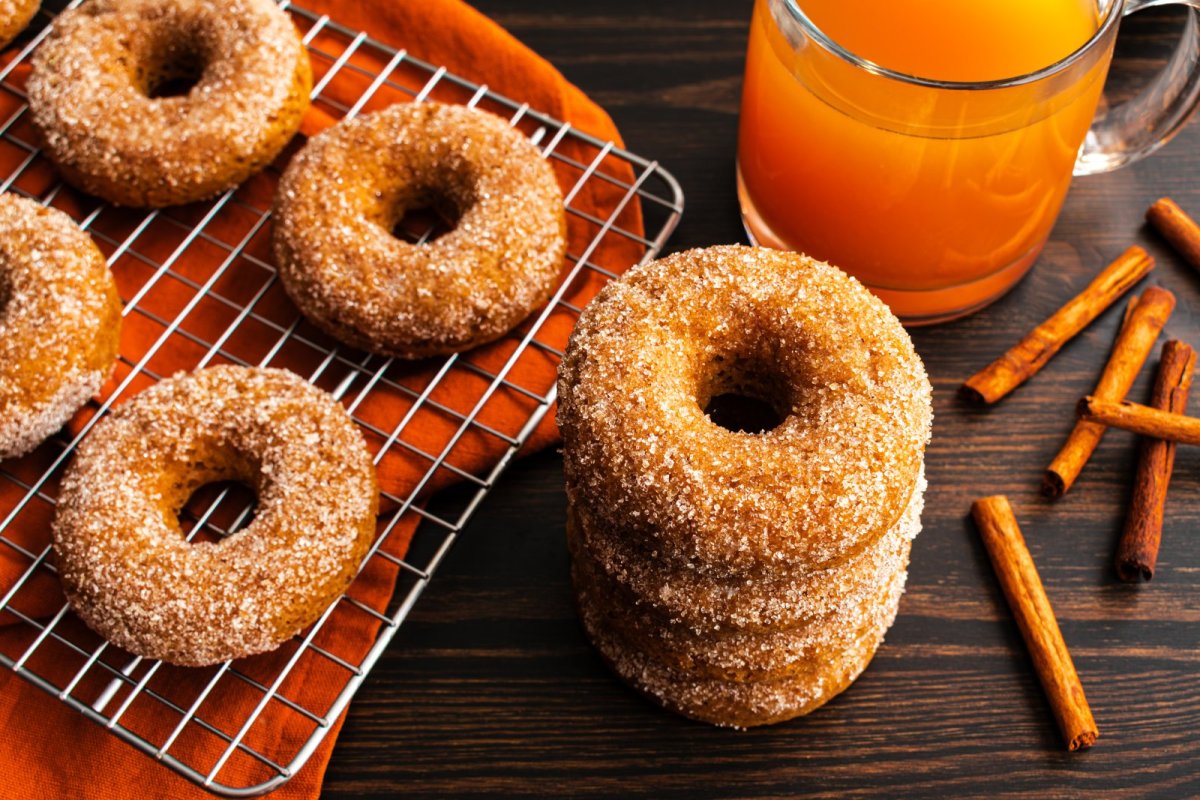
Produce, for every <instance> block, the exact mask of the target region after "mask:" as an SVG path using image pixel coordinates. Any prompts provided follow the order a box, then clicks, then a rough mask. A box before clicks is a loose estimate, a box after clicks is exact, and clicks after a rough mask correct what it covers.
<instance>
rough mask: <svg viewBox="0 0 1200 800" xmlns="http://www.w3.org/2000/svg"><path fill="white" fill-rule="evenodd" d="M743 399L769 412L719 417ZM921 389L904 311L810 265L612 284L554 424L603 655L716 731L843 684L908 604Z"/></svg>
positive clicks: (762, 257) (923, 383) (732, 250)
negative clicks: (743, 420)
mask: <svg viewBox="0 0 1200 800" xmlns="http://www.w3.org/2000/svg"><path fill="white" fill-rule="evenodd" d="M730 397H733V398H741V399H742V400H743V401H753V402H754V403H757V404H759V405H765V406H766V407H767V408H768V409H770V411H771V412H773V418H772V419H771V420H770V421H769V424H767V425H765V426H763V425H761V424H756V425H754V426H749V427H747V428H746V429H742V428H741V427H740V426H739V424H738V420H737V419H736V416H735V418H733V419H732V420H722V424H718V422H717V421H714V419H715V418H716V414H715V413H713V415H712V416H710V413H709V412H710V410H711V409H714V408H715V407H716V406H717V405H718V403H714V399H717V400H718V401H719V400H721V399H727V398H730ZM930 398H931V389H930V386H929V381H928V379H927V377H926V375H925V370H924V367H923V365H922V364H921V361H920V359H919V358H918V356H917V355H916V353H915V351H914V350H913V346H912V343H911V341H910V340H909V338H908V336H907V334H906V333H905V332H904V329H903V328H902V327H901V326H900V324H899V322H898V321H897V320H896V318H895V317H894V316H893V315H892V314H891V312H890V311H888V309H887V308H886V307H885V306H884V305H883V304H882V303H881V302H879V301H878V300H877V299H876V298H874V297H873V296H872V295H871V294H870V293H869V292H867V291H866V290H865V289H864V288H863V287H862V286H861V285H860V284H859V283H858V282H857V281H855V280H853V279H852V278H849V277H848V276H846V275H845V274H844V273H842V272H841V271H839V270H837V269H835V268H833V267H830V266H828V265H826V264H822V263H819V262H815V261H812V260H811V259H808V258H806V257H804V256H802V255H798V254H793V253H781V252H777V251H772V250H766V249H758V248H749V247H740V246H728V247H713V248H708V249H705V250H693V251H689V252H685V253H679V254H676V255H673V256H671V257H668V258H665V259H662V260H660V261H656V262H652V263H650V264H646V265H644V266H641V267H637V268H635V269H633V270H631V271H630V272H629V273H627V274H626V276H625V277H624V278H622V279H621V280H619V281H616V282H614V283H612V284H610V285H608V286H607V287H606V288H605V289H604V290H603V291H602V292H601V293H600V295H599V296H598V297H597V298H596V300H595V301H593V303H592V304H591V305H590V306H588V308H587V309H586V310H585V312H584V314H583V316H582V317H581V319H580V321H579V324H578V326H577V327H576V330H575V332H574V334H573V335H572V338H571V341H570V344H569V346H568V349H567V353H566V356H565V358H564V361H563V364H562V368H561V371H560V376H559V412H558V422H559V426H560V428H561V430H562V434H563V445H564V449H563V453H564V460H565V469H566V481H567V497H568V528H567V534H568V544H569V549H570V552H571V558H572V578H573V580H574V584H575V589H576V597H577V601H578V606H579V611H580V616H581V618H582V621H583V624H584V627H585V629H586V631H587V634H588V636H589V637H590V638H591V640H592V642H593V643H594V644H595V646H596V647H597V649H598V650H599V651H600V653H601V655H602V656H603V657H604V658H605V660H606V661H607V662H608V663H609V664H610V666H611V667H612V668H613V669H614V670H615V671H616V673H617V674H618V675H619V676H620V677H621V678H622V679H623V680H625V681H626V682H628V683H630V684H631V685H633V686H634V687H635V688H637V689H639V690H640V691H642V692H644V693H645V694H647V695H649V696H650V697H652V698H653V699H655V700H657V701H658V702H660V703H661V704H663V705H665V706H666V707H668V708H670V709H672V710H674V711H677V712H679V713H681V714H684V715H686V716H689V717H693V718H695V719H700V720H705V721H708V722H711V723H715V724H718V725H729V726H737V727H747V726H753V725H762V724H768V723H773V722H778V721H781V720H785V719H789V718H791V717H795V716H797V715H800V714H804V713H807V712H809V711H811V710H813V709H815V708H817V707H818V706H820V705H822V704H823V703H825V702H827V701H828V700H829V699H830V698H832V697H834V696H835V695H837V694H838V693H839V692H841V691H842V690H843V689H845V688H846V687H847V686H848V685H849V684H850V683H851V682H852V681H853V680H854V679H855V678H856V677H857V676H858V675H859V674H860V673H861V672H862V670H863V669H865V667H866V666H867V664H868V663H869V662H870V660H871V658H872V656H873V655H874V653H875V650H876V648H877V647H878V646H879V644H880V642H881V641H882V639H883V636H884V633H885V632H886V631H887V629H888V628H889V627H890V626H891V623H892V621H893V620H894V618H895V615H896V610H897V606H898V604H899V600H900V596H901V594H902V593H903V591H904V582H905V578H906V575H907V572H906V569H907V565H908V557H909V550H910V547H911V542H912V540H913V538H914V537H915V536H916V534H917V532H918V531H919V530H920V516H921V509H922V496H923V492H924V488H925V480H924V474H923V473H924V451H925V446H926V443H927V442H928V439H929V432H930V424H931V421H932V410H931V403H930ZM760 428H761V429H760Z"/></svg>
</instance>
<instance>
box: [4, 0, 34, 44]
mask: <svg viewBox="0 0 1200 800" xmlns="http://www.w3.org/2000/svg"><path fill="white" fill-rule="evenodd" d="M41 5H42V2H41V0H0V47H8V45H9V43H10V42H11V41H12V40H13V39H15V38H17V35H18V34H19V33H20V32H21V31H23V30H25V28H26V27H27V26H28V25H29V21H30V20H32V19H33V17H34V15H35V14H37V12H38V9H39V8H41Z"/></svg>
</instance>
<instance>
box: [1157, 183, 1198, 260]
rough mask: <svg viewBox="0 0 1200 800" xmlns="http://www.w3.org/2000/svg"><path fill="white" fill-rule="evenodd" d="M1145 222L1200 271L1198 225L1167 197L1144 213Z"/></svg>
mask: <svg viewBox="0 0 1200 800" xmlns="http://www.w3.org/2000/svg"><path fill="white" fill-rule="evenodd" d="M1146 221H1147V222H1149V223H1150V224H1151V225H1153V226H1154V229H1155V230H1156V231H1158V232H1159V233H1160V234H1162V237H1163V238H1164V239H1166V240H1167V241H1168V242H1170V244H1171V247H1173V248H1175V250H1176V251H1177V252H1178V253H1179V255H1181V256H1183V259H1184V260H1185V261H1187V262H1188V263H1189V264H1191V265H1192V267H1193V268H1195V269H1198V270H1200V225H1197V224H1196V221H1195V220H1194V219H1192V218H1191V217H1189V216H1188V215H1187V213H1186V212H1185V211H1184V210H1183V209H1182V208H1180V207H1179V205H1178V204H1177V203H1176V202H1175V201H1174V200H1172V199H1171V198H1169V197H1163V198H1160V199H1159V200H1157V201H1156V202H1155V203H1154V205H1152V206H1150V208H1149V209H1148V210H1147V211H1146Z"/></svg>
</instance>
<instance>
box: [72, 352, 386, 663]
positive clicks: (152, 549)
mask: <svg viewBox="0 0 1200 800" xmlns="http://www.w3.org/2000/svg"><path fill="white" fill-rule="evenodd" d="M224 480H236V481H241V482H243V483H245V484H247V485H248V486H250V487H251V488H253V489H254V491H255V493H256V495H257V498H258V504H257V507H256V509H255V512H254V519H253V521H251V523H250V524H249V525H248V526H247V527H246V528H245V529H244V530H242V531H239V532H238V533H236V534H234V535H232V536H229V537H228V538H225V539H223V540H221V541H219V542H206V541H196V542H191V543H189V542H187V541H186V540H185V538H184V534H183V532H182V530H181V528H180V523H179V517H178V514H179V511H180V509H181V508H182V507H183V505H184V503H186V502H187V500H188V498H189V497H190V496H191V495H192V493H193V492H194V491H195V490H196V489H198V488H199V487H200V486H202V485H204V484H208V483H212V482H216V481H224ZM378 503H379V490H378V486H377V485H376V479H375V468H374V465H373V464H372V461H371V457H370V453H369V452H368V450H367V448H366V444H365V442H364V441H363V438H362V434H361V433H360V432H359V431H358V429H357V427H356V426H355V425H354V423H353V422H352V421H351V419H350V417H349V415H348V414H347V413H346V411H345V409H344V408H342V406H341V405H340V404H339V403H337V402H336V401H335V400H333V398H332V397H330V396H329V395H328V394H326V393H325V392H323V391H321V390H319V389H317V388H315V387H313V386H312V385H310V384H309V383H308V382H306V381H304V380H303V379H301V378H299V377H297V376H296V375H294V374H292V373H290V372H287V371H285V370H278V369H254V368H244V367H225V366H221V367H212V368H208V369H204V370H200V371H198V372H194V373H190V374H182V373H181V374H180V375H177V376H175V377H173V378H170V379H168V380H164V381H162V382H161V383H158V384H156V385H155V386H153V387H151V388H149V389H147V390H146V391H144V392H142V393H141V394H139V395H137V396H136V397H135V398H133V399H132V400H130V401H128V402H126V403H125V404H123V405H121V406H119V407H118V408H117V409H116V410H115V411H114V412H113V413H112V414H110V415H109V416H108V417H106V418H105V419H103V420H101V421H100V422H99V423H98V424H97V425H96V427H95V428H94V429H93V430H92V432H91V434H90V435H89V436H88V437H87V438H86V439H85V440H84V441H83V442H82V444H81V445H80V447H79V450H78V452H77V453H76V456H75V459H74V461H73V462H72V463H71V466H70V468H69V469H68V470H67V473H66V475H65V477H64V478H63V483H62V487H61V490H60V493H59V499H58V508H57V512H56V515H55V519H54V526H53V533H54V540H53V543H54V555H55V559H56V564H57V566H58V570H59V576H60V578H61V580H62V583H63V588H64V590H65V591H66V594H67V598H68V599H69V600H70V602H71V606H72V608H73V609H74V610H75V612H76V613H77V614H78V615H79V616H80V617H81V618H82V619H83V621H84V622H86V623H87V624H88V625H89V626H90V627H91V628H92V629H93V630H95V631H96V632H97V633H99V634H100V635H102V636H104V637H105V638H106V639H108V640H109V641H111V642H113V643H114V644H116V645H118V646H120V647H122V648H124V649H126V650H128V651H130V652H132V653H135V654H137V655H141V656H146V657H149V658H159V659H163V660H164V661H168V662H171V663H174V664H181V665H188V666H201V665H205V664H214V663H219V662H221V661H225V660H228V659H231V658H240V657H242V656H247V655H253V654H255V653H261V652H264V651H267V650H271V649H273V648H275V647H277V646H278V645H279V644H281V643H282V642H284V641H285V640H286V639H288V638H290V637H291V636H293V635H295V634H296V633H297V632H298V631H300V630H301V629H302V628H304V627H305V626H306V625H309V624H310V623H312V622H313V621H315V620H316V619H317V617H318V616H320V614H321V613H322V612H323V611H324V610H325V608H326V607H327V606H328V605H329V604H330V603H331V602H333V600H334V599H335V598H336V597H337V596H338V595H339V594H340V593H341V592H342V591H343V590H344V589H345V588H346V586H347V585H348V584H349V583H350V581H351V579H352V578H353V577H354V575H355V574H356V572H357V570H358V566H359V564H360V563H361V562H362V560H363V558H364V557H365V555H366V553H367V550H368V548H369V546H370V544H371V541H372V539H373V537H374V533H375V516H376V513H377V511H378Z"/></svg>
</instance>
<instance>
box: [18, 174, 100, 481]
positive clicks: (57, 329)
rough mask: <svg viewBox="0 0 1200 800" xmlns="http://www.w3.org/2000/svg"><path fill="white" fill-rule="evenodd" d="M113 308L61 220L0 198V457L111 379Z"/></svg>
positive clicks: (58, 423)
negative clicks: (109, 377)
mask: <svg viewBox="0 0 1200 800" xmlns="http://www.w3.org/2000/svg"><path fill="white" fill-rule="evenodd" d="M120 338H121V300H120V298H119V297H118V296H117V286H116V283H115V282H114V281H113V277H112V273H110V272H109V271H108V266H107V265H106V264H105V261H104V256H103V255H101V253H100V250H99V249H98V248H97V247H96V245H95V243H93V242H92V239H91V237H89V236H88V235H87V234H86V233H84V232H83V231H82V230H80V229H79V226H77V225H76V224H75V223H74V222H73V221H72V220H71V218H70V217H68V216H67V215H66V214H64V213H62V212H61V211H58V210H55V209H53V208H46V207H45V206H42V205H41V204H39V203H36V202H34V201H32V200H26V199H24V198H21V197H17V196H16V195H12V194H3V195H0V458H12V457H15V456H20V455H24V454H25V453H28V452H29V451H30V450H32V449H33V448H35V447H36V446H37V445H38V444H40V443H41V442H42V441H43V440H45V439H46V437H48V436H50V435H51V434H53V433H54V432H55V431H57V430H58V429H59V428H61V427H62V426H63V424H64V423H65V422H66V421H67V420H68V419H70V418H71V415H72V414H74V413H75V412H76V411H77V410H78V409H79V407H80V406H82V405H83V404H84V403H85V402H87V400H88V398H89V397H91V396H92V395H94V394H95V393H96V392H97V391H99V389H100V386H101V384H103V383H104V381H105V380H106V379H107V378H108V376H109V375H111V374H112V370H113V366H114V365H115V364H116V360H117V346H118V344H119V342H120Z"/></svg>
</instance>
